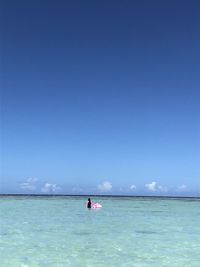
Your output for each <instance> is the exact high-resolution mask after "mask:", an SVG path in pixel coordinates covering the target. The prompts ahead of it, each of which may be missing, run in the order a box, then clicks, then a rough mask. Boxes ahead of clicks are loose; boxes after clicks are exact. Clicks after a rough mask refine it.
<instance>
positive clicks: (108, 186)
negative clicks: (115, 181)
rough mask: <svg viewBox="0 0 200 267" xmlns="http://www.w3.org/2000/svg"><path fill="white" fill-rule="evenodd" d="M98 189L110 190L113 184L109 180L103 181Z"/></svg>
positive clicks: (102, 190)
mask: <svg viewBox="0 0 200 267" xmlns="http://www.w3.org/2000/svg"><path fill="white" fill-rule="evenodd" d="M98 189H99V190H100V191H101V192H109V191H111V189H112V184H111V183H110V182H108V181H106V182H103V183H102V184H99V185H98Z"/></svg>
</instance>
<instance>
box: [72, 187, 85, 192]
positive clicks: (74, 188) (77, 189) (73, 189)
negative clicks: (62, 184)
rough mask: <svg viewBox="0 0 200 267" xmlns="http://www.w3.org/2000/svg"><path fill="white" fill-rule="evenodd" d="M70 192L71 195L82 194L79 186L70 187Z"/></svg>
mask: <svg viewBox="0 0 200 267" xmlns="http://www.w3.org/2000/svg"><path fill="white" fill-rule="evenodd" d="M72 192H73V193H82V192H83V189H82V188H81V187H80V186H74V187H72Z"/></svg>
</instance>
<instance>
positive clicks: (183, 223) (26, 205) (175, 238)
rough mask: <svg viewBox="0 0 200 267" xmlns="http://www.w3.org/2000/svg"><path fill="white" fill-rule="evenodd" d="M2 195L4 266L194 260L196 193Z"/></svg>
mask: <svg viewBox="0 0 200 267" xmlns="http://www.w3.org/2000/svg"><path fill="white" fill-rule="evenodd" d="M92 200H94V201H95V202H99V203H101V204H102V205H103V208H102V209H99V210H87V209H86V208H85V201H86V197H85V198H84V197H1V198H0V266H1V267H36V266H41V267H45V266H48V267H64V266H67V267H86V266H87V267H100V266H101V267H105V266H109V267H121V266H126V267H129V266H130V267H134V266H136V267H144V266H148V267H157V266H159V267H161V266H165V267H176V266H177V267H199V266H200V200H198V199H193V200H192V199H162V198H124V197H122V198H120V197H119V198H115V197H102V198H101V197H96V198H92Z"/></svg>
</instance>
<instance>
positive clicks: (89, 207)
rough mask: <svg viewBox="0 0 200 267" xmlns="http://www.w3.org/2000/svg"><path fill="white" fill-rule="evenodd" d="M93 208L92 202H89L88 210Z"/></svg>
mask: <svg viewBox="0 0 200 267" xmlns="http://www.w3.org/2000/svg"><path fill="white" fill-rule="evenodd" d="M91 206H92V203H91V201H88V203H87V208H88V209H91Z"/></svg>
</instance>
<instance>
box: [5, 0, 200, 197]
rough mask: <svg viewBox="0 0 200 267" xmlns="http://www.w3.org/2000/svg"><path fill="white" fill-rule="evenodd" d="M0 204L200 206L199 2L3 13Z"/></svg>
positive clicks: (51, 6) (43, 5) (69, 4)
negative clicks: (102, 199) (134, 198)
mask: <svg viewBox="0 0 200 267" xmlns="http://www.w3.org/2000/svg"><path fill="white" fill-rule="evenodd" d="M1 4H2V10H3V12H2V13H3V14H2V23H1V24H2V27H1V59H2V64H1V73H2V75H1V174H0V193H62V194H65V193H76V194H79V193H81V194H82V193H86V194H90V193H102V194H103V193H105V194H134V195H140V194H142V195H191V196H193V195H197V196H199V195H200V66H199V62H200V50H199V47H200V31H199V29H200V17H199V8H200V4H199V3H198V1H176V0H175V1H155V0H153V1H147V0H146V1H117V0H115V1H111V0H110V1H37V0H36V1H31V2H30V1H29V2H27V1H13V3H12V5H11V4H10V3H9V2H7V1H5V0H4V1H2V2H1Z"/></svg>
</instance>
